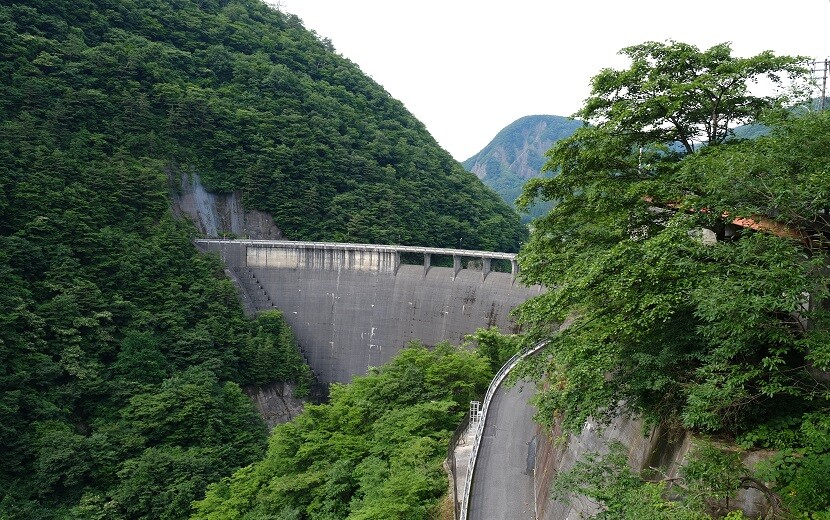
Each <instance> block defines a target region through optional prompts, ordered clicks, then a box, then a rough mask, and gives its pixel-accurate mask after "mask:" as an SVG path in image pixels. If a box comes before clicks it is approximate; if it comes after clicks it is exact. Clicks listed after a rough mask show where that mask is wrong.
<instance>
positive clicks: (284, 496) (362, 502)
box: [192, 344, 493, 520]
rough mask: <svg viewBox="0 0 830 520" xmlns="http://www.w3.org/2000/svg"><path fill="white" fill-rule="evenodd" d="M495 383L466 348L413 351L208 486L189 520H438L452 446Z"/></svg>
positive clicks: (484, 363)
mask: <svg viewBox="0 0 830 520" xmlns="http://www.w3.org/2000/svg"><path fill="white" fill-rule="evenodd" d="M492 375H493V372H492V371H491V369H490V367H489V363H488V360H487V358H485V357H483V356H480V355H479V354H477V353H474V352H471V351H469V350H467V349H462V348H457V347H451V346H449V345H446V344H445V345H439V346H437V347H436V348H434V349H426V348H424V347H423V346H419V345H411V346H410V348H407V349H404V350H403V351H402V352H401V353H400V354H398V355H397V356H396V357H395V359H393V360H392V361H391V362H390V363H388V364H387V365H386V366H384V367H381V368H379V369H376V370H373V371H372V372H371V373H370V374H369V375H368V376H365V377H358V378H355V380H354V381H353V382H352V383H351V384H349V385H334V386H333V387H332V390H331V401H330V403H329V404H326V405H321V406H308V407H307V409H306V411H305V412H304V413H303V414H302V415H301V416H300V417H298V418H297V419H295V420H294V421H292V422H290V423H287V424H284V425H280V426H278V427H277V428H276V429H275V430H274V432H273V434H272V436H271V439H270V445H269V449H268V454H267V455H266V457H265V459H264V460H263V461H262V462H259V463H257V464H254V465H252V466H250V467H247V468H244V469H242V470H240V471H238V472H236V473H235V474H234V475H233V476H232V477H229V478H226V479H223V480H222V481H221V482H219V483H217V484H214V485H212V486H211V487H210V488H209V490H208V493H207V496H206V497H205V499H204V500H202V501H200V502H199V503H197V504H196V513H195V514H194V516H193V517H192V518H194V519H200V520H234V519H243V518H245V519H254V518H262V519H264V518H275V519H279V520H300V519H332V520H333V519H346V518H349V519H354V520H358V519H364V520H369V519H380V518H383V519H389V520H393V519H400V520H417V519H423V520H426V519H428V518H436V517H437V514H436V513H437V510H438V506H439V503H440V501H441V499H442V498H443V497H445V496H446V493H447V477H446V474H445V472H444V470H443V468H442V461H443V460H444V457H446V454H447V442H448V441H449V438H450V436H451V435H452V433H453V430H455V429H456V427H457V426H458V424H459V422H460V421H461V418H462V417H463V415H464V412H465V411H466V409H467V407H468V406H469V402H470V400H471V399H475V398H476V397H478V396H480V395H482V394H483V392H484V390H485V389H486V387H487V384H488V383H489V381H490V378H491V377H492ZM450 507H452V506H450Z"/></svg>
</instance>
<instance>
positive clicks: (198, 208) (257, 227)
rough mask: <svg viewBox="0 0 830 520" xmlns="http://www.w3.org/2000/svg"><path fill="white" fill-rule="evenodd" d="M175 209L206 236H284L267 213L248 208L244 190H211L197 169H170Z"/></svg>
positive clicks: (258, 237)
mask: <svg viewBox="0 0 830 520" xmlns="http://www.w3.org/2000/svg"><path fill="white" fill-rule="evenodd" d="M168 178H169V179H170V182H171V188H172V189H171V198H172V204H173V212H174V213H175V214H176V215H177V216H179V217H183V218H188V219H190V220H191V221H193V223H194V224H195V225H196V228H197V229H198V230H199V232H200V233H202V234H203V235H205V236H207V237H222V236H230V235H232V236H237V237H247V238H254V239H262V240H268V239H270V240H277V239H280V238H282V232H281V231H280V229H279V228H278V227H277V226H276V224H274V221H273V219H272V218H271V216H270V215H268V214H267V213H263V212H261V211H256V210H245V208H244V207H243V205H242V193H241V192H239V191H235V192H233V193H224V194H217V193H210V192H208V191H207V190H206V189H205V187H204V186H203V185H202V181H201V179H200V178H199V174H198V173H196V172H184V171H182V172H179V171H175V170H170V171H168Z"/></svg>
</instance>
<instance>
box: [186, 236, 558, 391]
mask: <svg viewBox="0 0 830 520" xmlns="http://www.w3.org/2000/svg"><path fill="white" fill-rule="evenodd" d="M196 245H197V246H198V247H199V248H200V249H202V250H203V251H207V252H218V253H219V255H220V256H221V258H222V259H223V261H224V262H225V263H226V265H227V266H228V267H229V268H230V269H231V270H232V271H233V272H234V273H235V274H236V275H237V277H238V278H239V280H240V282H241V284H242V285H243V288H245V289H246V291H247V292H248V293H249V296H250V299H251V300H252V301H253V302H254V305H255V306H256V307H257V309H268V308H273V307H276V308H279V309H280V310H282V311H283V313H284V315H285V318H286V320H287V321H288V323H289V325H290V326H291V328H292V329H293V331H294V335H295V336H296V338H297V342H298V343H299V345H300V347H301V348H302V349H303V353H304V355H305V357H306V359H307V361H308V363H309V365H310V366H311V369H312V370H313V371H314V373H315V375H316V376H317V378H318V380H319V381H320V382H323V383H332V382H344V383H345V382H349V381H351V379H352V377H354V376H355V375H362V374H365V373H366V372H367V371H368V370H369V369H370V368H371V367H374V366H380V365H382V364H384V363H386V362H387V361H389V360H390V359H391V358H392V357H393V356H394V355H395V354H397V353H398V352H400V350H401V349H403V348H404V347H405V346H406V345H407V344H408V343H409V342H410V341H414V340H418V341H421V342H422V343H424V344H425V345H435V344H437V343H440V342H442V341H449V342H451V343H453V344H460V343H461V342H463V340H464V337H465V336H466V335H467V334H471V333H473V332H475V330H476V329H478V328H482V327H484V328H487V327H492V326H496V327H498V328H499V329H500V330H501V331H502V332H505V333H512V332H517V330H518V328H517V325H516V324H515V322H514V321H513V319H512V317H511V316H510V311H512V310H513V309H514V308H515V307H516V306H518V305H519V304H521V303H522V302H524V301H525V300H527V299H528V298H530V297H532V296H535V295H537V294H539V293H540V292H541V290H542V289H541V288H540V287H539V286H533V287H525V286H524V285H522V284H521V283H520V282H519V281H518V280H517V278H516V274H517V270H518V267H517V264H516V261H515V255H513V254H509V253H492V252H482V251H466V250H455V249H437V248H419V247H406V246H382V245H366V244H334V243H320V242H287V241H259V240H197V241H196ZM402 254H409V256H412V255H422V256H423V259H424V261H423V264H419V265H409V264H404V263H401V255H402ZM435 256H444V257H452V263H453V267H435V266H433V265H431V258H433V257H435ZM470 260H473V261H472V262H471V261H470ZM493 260H497V261H501V262H502V263H504V264H507V265H510V266H511V272H499V271H495V270H491V265H492V262H493ZM465 261H466V262H467V263H466V265H468V266H470V265H475V266H476V268H474V269H466V268H464V265H465Z"/></svg>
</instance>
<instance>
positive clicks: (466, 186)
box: [0, 0, 523, 519]
mask: <svg viewBox="0 0 830 520" xmlns="http://www.w3.org/2000/svg"><path fill="white" fill-rule="evenodd" d="M0 157H2V159H3V160H2V161H0V284H2V287H3V289H2V291H0V454H2V459H3V462H4V464H3V467H2V468H0V517H3V518H27V519H29V518H33V519H35V518H43V519H51V518H96V517H104V518H183V517H186V516H187V515H188V512H189V510H190V503H191V502H192V501H193V500H194V499H197V498H200V497H201V496H202V493H203V492H204V488H205V486H206V484H207V483H208V482H210V481H215V480H217V479H219V478H220V477H222V476H225V475H228V474H230V473H231V472H232V471H233V470H235V469H236V468H238V467H241V466H244V465H247V464H249V463H251V462H253V461H254V460H256V459H257V458H259V457H260V456H261V455H262V453H264V450H265V430H264V427H263V426H262V424H261V422H260V421H259V420H258V419H257V418H256V416H255V415H254V413H253V410H252V405H251V403H250V402H249V400H248V399H247V398H245V397H244V395H243V394H242V392H241V391H240V389H239V386H238V385H247V384H263V383H266V382H270V381H275V380H284V379H289V380H291V379H293V380H295V381H298V382H299V383H300V385H301V386H302V385H303V384H304V383H306V384H307V382H308V375H309V374H308V369H307V368H306V367H304V366H303V365H302V363H301V359H300V356H299V355H298V354H297V352H296V348H295V345H294V342H293V338H292V337H291V334H290V331H289V330H288V328H287V327H286V325H285V323H284V321H283V320H282V317H281V316H280V315H279V314H278V313H274V314H265V315H262V316H260V317H259V318H257V319H256V320H254V321H252V320H249V319H247V318H245V317H244V315H243V314H242V311H241V309H240V307H239V304H238V301H237V296H236V292H235V291H234V289H233V287H232V286H231V284H230V282H229V281H228V280H226V279H225V277H224V275H223V272H222V268H221V265H220V264H219V262H218V261H217V260H216V259H213V258H209V257H204V256H200V255H198V254H197V253H196V251H195V249H194V248H193V246H192V244H191V239H192V238H193V230H192V228H191V227H189V226H188V225H186V224H183V223H181V222H177V221H175V220H174V219H173V217H172V216H171V214H170V212H169V209H168V206H169V193H170V190H171V189H173V190H175V189H176V188H177V186H175V183H171V181H170V180H169V179H178V178H179V177H180V176H179V173H181V172H191V171H195V172H198V173H200V174H201V177H202V179H203V180H204V181H205V182H206V184H208V185H209V187H210V188H212V189H213V190H215V191H218V192H222V191H225V192H227V191H231V190H241V191H242V193H243V198H244V200H245V204H246V207H248V208H249V209H261V210H265V211H268V212H270V213H272V214H273V215H274V217H275V219H276V221H277V222H278V223H279V225H280V227H281V228H282V229H283V231H284V232H285V234H286V235H287V236H289V237H291V238H312V239H318V238H319V239H323V238H325V239H335V240H338V239H339V240H359V241H378V242H407V243H419V244H424V245H454V244H456V243H457V242H458V238H459V237H460V236H463V238H464V243H465V245H467V244H468V245H469V246H470V247H475V248H481V249H503V250H516V249H517V246H518V243H519V240H521V239H522V236H523V229H522V227H521V226H520V225H519V222H518V217H517V216H516V215H515V214H514V213H513V212H512V211H511V210H510V209H509V208H508V207H507V206H506V205H504V204H501V203H500V202H499V201H498V199H497V197H496V196H495V195H494V194H492V193H490V192H489V191H487V190H486V189H485V188H484V187H483V186H481V184H480V183H478V182H477V181H476V180H475V179H474V178H473V177H472V176H471V175H469V174H466V173H465V172H463V170H462V169H461V167H460V165H458V164H457V163H455V162H454V161H452V160H451V158H450V157H449V155H448V154H446V152H444V151H443V150H441V149H440V148H439V147H438V146H437V144H436V143H435V141H434V140H433V139H432V138H431V137H430V136H429V135H428V134H427V132H426V131H425V129H424V128H423V125H421V124H420V123H419V122H417V121H416V120H415V119H414V118H413V117H412V116H411V115H410V114H409V113H407V112H406V110H405V109H404V107H403V106H402V105H401V104H400V103H399V102H397V101H395V100H393V99H392V98H391V97H390V96H389V95H388V94H387V93H386V92H385V91H383V89H382V88H381V87H380V86H379V85H377V84H376V83H374V82H372V81H371V80H369V79H368V78H366V77H365V76H364V75H363V74H362V73H361V72H360V70H359V69H358V68H357V67H356V66H355V65H354V64H352V63H350V62H349V61H348V60H346V59H344V58H342V57H340V56H338V55H337V54H335V53H334V50H333V49H332V48H331V45H330V43H327V42H326V41H321V40H319V39H318V38H317V37H316V36H315V35H314V34H313V33H310V32H308V31H306V30H305V29H304V28H303V26H302V24H301V22H300V21H299V19H297V18H296V17H294V16H291V15H286V14H283V13H280V12H277V11H275V10H273V9H271V8H269V7H267V6H266V5H265V4H263V3H261V2H258V1H253V2H247V1H246V2H242V1H225V0H221V1H220V0H198V1H197V0H184V1H180V2H173V3H170V2H164V1H160V0H150V1H144V2H135V1H133V0H115V1H103V0H100V1H99V0H80V1H74V2H69V1H65V0H57V1H49V2H45V1H40V0H33V1H24V2H20V1H12V2H4V3H3V4H2V5H0ZM171 184H172V185H171ZM479 230H485V231H484V232H480V231H479ZM332 493H334V491H332ZM290 514H291V512H290V511H287V512H285V514H284V516H286V515H287V516H290Z"/></svg>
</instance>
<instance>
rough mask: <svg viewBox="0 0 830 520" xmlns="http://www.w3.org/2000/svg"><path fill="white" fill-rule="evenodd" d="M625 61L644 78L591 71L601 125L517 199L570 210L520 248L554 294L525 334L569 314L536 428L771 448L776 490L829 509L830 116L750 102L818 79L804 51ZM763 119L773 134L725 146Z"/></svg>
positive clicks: (589, 109) (594, 109) (529, 310)
mask: <svg viewBox="0 0 830 520" xmlns="http://www.w3.org/2000/svg"><path fill="white" fill-rule="evenodd" d="M624 52H625V53H626V54H627V55H629V56H630V57H631V58H632V64H631V67H630V68H629V69H625V70H621V71H614V70H604V71H602V72H601V73H600V74H599V75H597V76H596V77H595V78H594V80H593V83H592V85H593V89H592V94H591V97H590V98H589V99H588V100H587V101H586V104H585V107H584V109H583V110H582V111H580V112H579V113H578V114H577V115H578V116H580V117H584V118H585V119H586V120H587V121H589V122H590V123H591V126H586V127H583V128H581V129H579V130H578V131H577V132H576V133H575V134H574V135H573V136H572V137H570V138H568V139H565V140H563V141H560V142H559V143H557V145H556V146H554V148H553V149H552V150H551V151H550V152H549V154H548V157H549V162H548V164H547V165H546V168H547V169H548V170H551V171H554V170H558V171H559V172H560V174H559V175H558V176H556V177H555V178H552V179H533V180H531V181H530V182H529V183H528V185H527V187H526V189H525V193H524V195H523V197H524V201H525V202H529V201H530V200H532V199H534V198H536V197H541V198H543V199H545V200H551V201H556V203H557V204H556V205H555V206H554V208H553V209H552V210H551V212H550V213H549V214H548V215H547V216H545V217H543V218H542V219H539V220H538V221H536V222H535V224H534V232H533V233H532V236H531V239H530V241H529V243H528V244H527V246H526V247H525V248H523V251H522V253H521V255H520V262H521V265H522V269H523V271H522V273H523V276H524V279H525V281H527V282H530V283H542V284H544V285H546V286H547V287H548V288H550V290H549V291H548V292H547V293H546V294H544V295H542V296H539V297H538V298H536V299H534V300H531V301H530V302H528V303H527V304H525V305H524V307H523V308H522V309H521V316H522V319H523V320H524V321H525V322H526V323H527V324H528V326H529V328H530V334H529V338H531V339H534V340H535V339H539V338H542V337H549V336H551V334H552V330H551V328H550V324H552V323H555V322H561V321H562V320H565V319H567V318H570V319H571V320H572V325H571V326H570V328H569V329H568V330H567V331H565V332H563V333H561V334H559V335H558V336H556V337H554V338H553V339H552V342H551V346H550V348H549V352H550V354H551V355H550V357H548V358H545V357H542V356H540V357H538V358H537V359H540V360H546V361H545V363H544V365H541V366H536V367H535V370H537V371H539V372H541V373H544V377H545V378H546V381H547V383H548V384H547V385H546V388H547V390H546V391H545V392H544V395H543V397H542V398H541V400H540V403H539V404H540V418H541V419H542V420H543V421H551V420H553V419H554V418H556V417H563V418H564V421H565V425H566V427H569V428H571V429H577V428H579V427H580V426H581V425H582V424H583V423H584V421H585V420H586V418H587V417H589V416H593V417H594V418H596V419H601V418H609V417H611V416H613V415H614V414H616V413H618V412H619V410H620V409H621V408H622V409H625V410H628V411H631V412H634V413H635V414H640V415H643V416H645V417H646V418H648V419H651V420H653V421H658V420H662V421H667V422H668V423H674V424H682V425H683V426H685V427H687V428H691V429H693V430H696V431H703V432H710V433H713V434H718V435H724V436H729V437H733V438H734V436H738V438H739V439H742V441H741V442H742V443H743V444H744V445H745V446H747V447H752V446H755V447H765V448H769V447H774V448H776V449H780V450H782V452H781V453H782V455H781V459H780V460H779V461H778V462H777V464H778V466H777V467H776V469H775V471H771V472H770V473H769V474H768V475H767V477H768V478H767V480H766V481H767V482H775V484H776V485H777V486H778V489H779V490H780V491H782V495H786V498H787V499H788V502H789V504H790V505H791V506H792V507H793V508H794V511H796V512H802V513H805V514H806V513H808V512H812V511H818V510H822V511H823V510H826V509H828V508H829V507H830V486H828V484H827V480H826V477H824V476H821V474H822V472H824V473H826V469H827V467H828V462H830V459H828V453H830V428H829V427H830V422H828V420H827V418H828V415H827V413H828V411H830V390H828V386H827V372H826V371H827V370H828V369H830V313H829V312H828V309H830V307H828V305H827V298H828V284H830V274H828V273H830V269H829V267H830V265H828V264H829V263H830V262H829V261H828V259H829V258H830V257H828V241H830V217H828V208H830V115H828V113H826V112H825V113H803V111H800V114H799V115H796V114H797V113H798V112H799V111H796V112H793V111H788V110H784V108H786V107H785V105H784V101H785V99H784V98H754V97H752V96H751V95H749V94H748V90H747V88H748V86H747V85H748V83H749V82H751V81H752V80H754V79H756V78H757V77H759V76H766V75H770V76H772V78H773V79H779V80H780V79H782V78H783V77H784V76H785V75H787V74H792V75H793V76H794V77H796V79H797V78H798V77H799V75H800V74H801V75H803V74H805V73H806V71H805V70H804V69H803V68H801V67H800V66H799V63H800V61H801V59H799V58H791V57H777V56H774V55H772V53H769V52H766V53H762V54H760V55H758V56H755V57H752V58H745V59H744V58H734V57H732V56H731V53H730V49H729V46H728V45H726V44H722V45H718V46H715V47H713V48H712V49H709V50H706V51H700V50H698V49H697V48H695V47H693V46H690V45H686V44H680V43H676V42H669V43H666V44H662V43H655V42H648V43H645V44H642V45H639V46H634V47H630V48H627V49H625V50H624ZM764 114H766V115H765V118H764V119H763V121H764V122H766V123H767V124H768V126H769V128H770V129H771V130H770V133H769V134H767V135H765V136H761V137H758V138H756V139H754V140H741V139H735V138H733V139H726V137H727V136H728V134H729V133H730V128H731V127H729V126H728V125H727V122H729V121H732V122H738V121H750V120H752V118H753V117H755V118H758V117H760V116H762V115H764ZM701 138H703V139H704V141H703V143H700V142H697V144H695V142H696V140H698V139H701ZM678 143H680V146H678ZM715 238H716V239H717V240H716V241H715V240H714V239H715ZM822 371H824V372H822ZM794 453H797V454H798V456H797V457H795V458H794V457H793V454H794ZM784 461H786V462H784ZM822 467H823V468H824V469H823V470H821V469H819V468H822Z"/></svg>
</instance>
